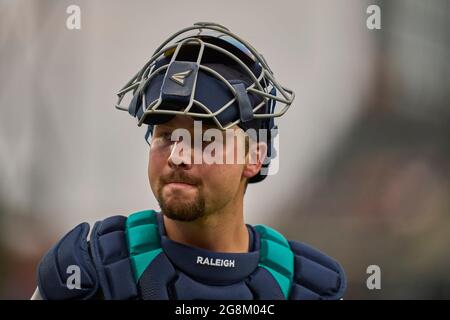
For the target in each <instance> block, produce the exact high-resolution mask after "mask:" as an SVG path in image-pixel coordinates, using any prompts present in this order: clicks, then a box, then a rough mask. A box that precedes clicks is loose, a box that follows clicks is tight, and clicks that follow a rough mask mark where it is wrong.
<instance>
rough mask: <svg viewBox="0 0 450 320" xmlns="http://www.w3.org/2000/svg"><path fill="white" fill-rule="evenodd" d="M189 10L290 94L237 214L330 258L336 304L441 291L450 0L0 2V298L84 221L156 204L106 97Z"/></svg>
mask: <svg viewBox="0 0 450 320" xmlns="http://www.w3.org/2000/svg"><path fill="white" fill-rule="evenodd" d="M72 4H75V5H78V6H79V7H80V8H81V29H80V30H69V29H67V27H66V20H67V18H68V17H69V14H68V13H66V9H67V7H68V6H70V5H72ZM371 4H376V5H378V6H379V7H380V8H381V29H380V30H369V29H368V28H367V26H366V20H367V19H368V17H369V16H370V14H368V13H367V12H366V10H367V7H368V6H369V5H371ZM197 21H215V22H218V23H220V24H223V25H225V26H227V27H228V28H229V29H230V30H232V31H233V32H235V33H237V34H238V35H240V36H241V37H243V38H244V39H246V40H248V41H249V42H250V43H252V44H253V45H254V47H255V48H257V49H258V51H260V52H261V53H262V54H263V55H264V56H265V58H266V60H267V61H268V63H269V65H270V66H271V69H272V70H274V72H275V75H276V77H277V79H278V80H279V81H280V82H281V83H282V84H284V85H286V86H288V87H289V88H291V89H293V90H294V91H295V92H296V100H295V102H294V105H293V106H292V107H291V109H290V110H289V111H288V113H287V114H286V116H285V117H283V118H281V119H279V121H278V124H279V128H280V150H279V155H280V158H279V164H280V168H279V171H278V173H277V174H276V175H274V176H270V177H268V179H266V180H265V181H264V182H262V183H260V184H258V185H251V186H249V188H248V190H247V193H246V200H245V201H246V203H245V217H246V222H247V223H251V224H258V223H263V224H267V225H269V226H271V227H274V228H276V229H278V230H279V231H280V232H282V233H283V234H284V235H285V236H287V237H288V238H290V239H293V240H298V241H303V242H306V243H309V244H311V245H313V246H316V247H317V248H319V249H321V250H322V251H324V252H326V253H327V254H329V255H331V256H333V257H334V258H336V259H337V260H338V261H339V262H340V263H341V264H342V265H343V267H344V268H345V270H346V272H347V277H348V291H347V295H346V297H345V298H346V299H421V298H423V299H444V298H447V299H448V298H450V275H449V274H448V272H449V270H450V254H449V253H450V250H449V249H450V215H449V207H450V200H449V199H450V197H449V195H450V194H449V192H450V183H449V181H450V179H449V178H450V161H449V160H450V144H449V138H450V126H449V123H450V90H449V83H450V31H449V30H450V28H449V21H450V1H446V0H432V1H420V0H407V1H406V0H396V1H376V0H373V1H361V0H341V1H325V0H320V1H318V0H310V1H303V0H302V1H299V0H291V1H288V0H281V1H276V2H273V1H261V0H251V1H235V0H230V1H216V0H214V1H207V0H201V1H181V0H173V1H156V0H155V1H154V0H152V1H117V0H114V1H113V0H111V1H100V0H91V1H81V0H78V1H75V0H73V1H65V0H59V1H56V0H53V1H51V0H39V1H32V0H0V111H1V112H0V299H28V298H29V297H30V296H31V294H32V292H33V291H34V288H35V285H36V283H35V275H36V271H35V270H36V266H37V264H38V262H39V259H40V258H41V257H42V255H43V254H44V253H45V252H46V251H47V250H48V249H49V247H50V246H51V245H52V244H53V243H55V241H57V240H58V239H59V238H60V237H61V236H62V235H63V234H65V233H66V232H67V231H68V230H70V229H71V228H73V227H74V226H75V225H76V224H78V223H79V222H81V221H87V222H90V223H94V222H95V221H96V220H99V219H102V218H105V217H107V216H110V215H115V214H124V215H127V214H129V213H131V212H134V211H138V210H141V209H147V208H155V209H157V208H158V204H157V202H156V201H155V199H154V197H153V195H152V193H151V190H150V187H149V184H148V181H147V157H148V146H147V144H146V143H145V141H144V131H145V129H144V128H138V127H137V126H136V122H135V120H134V119H132V118H131V117H129V116H128V115H127V114H126V113H123V112H119V111H116V110H115V109H114V108H113V105H114V103H115V101H116V100H115V93H116V92H117V91H118V90H119V89H120V88H121V87H122V86H123V85H124V84H125V83H126V82H127V81H128V80H129V79H130V78H131V77H132V76H133V75H134V74H135V73H136V72H137V71H138V70H139V69H140V68H141V66H142V65H143V64H144V63H145V62H146V61H147V60H148V59H149V58H150V56H151V54H152V53H153V51H154V49H155V48H156V47H157V46H158V45H159V44H160V43H161V42H162V41H163V40H165V39H166V38H167V37H168V36H169V35H171V34H172V33H174V32H175V31H177V30H179V29H181V28H183V27H187V26H190V25H192V24H193V23H194V22H197ZM261 199H264V201H262V200H261ZM373 264H375V265H378V266H380V268H381V289H380V290H369V289H368V288H367V286H366V279H367V278H368V276H369V275H368V274H367V273H366V269H367V267H368V266H369V265H373Z"/></svg>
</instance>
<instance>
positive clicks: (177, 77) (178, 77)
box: [170, 70, 192, 86]
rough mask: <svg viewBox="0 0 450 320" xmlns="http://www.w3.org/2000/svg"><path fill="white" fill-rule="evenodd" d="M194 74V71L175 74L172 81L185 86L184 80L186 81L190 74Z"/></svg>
mask: <svg viewBox="0 0 450 320" xmlns="http://www.w3.org/2000/svg"><path fill="white" fill-rule="evenodd" d="M191 72H192V70H186V71H183V72H178V73H175V74H173V75H172V76H171V77H170V79H171V80H173V81H175V82H176V83H178V84H179V85H180V86H183V85H184V80H185V79H186V77H187V76H189V74H190V73H191Z"/></svg>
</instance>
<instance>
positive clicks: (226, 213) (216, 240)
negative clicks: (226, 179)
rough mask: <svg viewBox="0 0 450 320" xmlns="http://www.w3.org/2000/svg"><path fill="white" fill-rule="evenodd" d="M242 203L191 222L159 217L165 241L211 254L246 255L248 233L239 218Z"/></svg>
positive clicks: (241, 218) (242, 220)
mask: <svg viewBox="0 0 450 320" xmlns="http://www.w3.org/2000/svg"><path fill="white" fill-rule="evenodd" d="M242 202H243V201H239V202H237V203H235V204H234V205H233V206H226V207H224V208H223V209H222V210H220V211H217V212H214V213H213V214H209V215H208V216H206V217H204V218H201V219H197V220H195V221H190V222H185V221H177V220H172V219H170V218H168V217H167V216H165V215H164V216H163V218H164V220H163V221H164V227H165V229H166V233H167V236H168V237H169V239H171V240H173V241H176V242H179V243H182V244H185V245H188V246H192V247H198V248H202V249H206V250H210V251H214V252H234V253H239V252H240V253H242V252H248V247H249V234H248V229H247V226H246V225H245V223H244V217H243V203H242Z"/></svg>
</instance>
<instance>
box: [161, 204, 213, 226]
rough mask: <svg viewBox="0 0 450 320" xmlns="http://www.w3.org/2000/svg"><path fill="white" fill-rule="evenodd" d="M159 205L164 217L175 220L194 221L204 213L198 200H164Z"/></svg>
mask: <svg viewBox="0 0 450 320" xmlns="http://www.w3.org/2000/svg"><path fill="white" fill-rule="evenodd" d="M160 206H161V210H162V213H163V214H164V215H165V216H166V217H168V218H170V219H172V220H177V221H186V222H189V221H195V220H197V219H199V218H201V217H203V216H204V214H205V210H204V206H203V205H202V203H199V202H183V203H181V202H178V203H176V204H172V203H170V202H168V203H167V202H165V203H161V204H160Z"/></svg>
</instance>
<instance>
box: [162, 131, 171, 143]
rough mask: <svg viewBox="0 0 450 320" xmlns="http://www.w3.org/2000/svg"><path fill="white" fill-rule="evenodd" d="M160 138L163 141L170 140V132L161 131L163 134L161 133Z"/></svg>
mask: <svg viewBox="0 0 450 320" xmlns="http://www.w3.org/2000/svg"><path fill="white" fill-rule="evenodd" d="M161 138H162V139H163V140H164V141H171V138H172V133H171V132H165V133H163V134H162V135H161Z"/></svg>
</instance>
